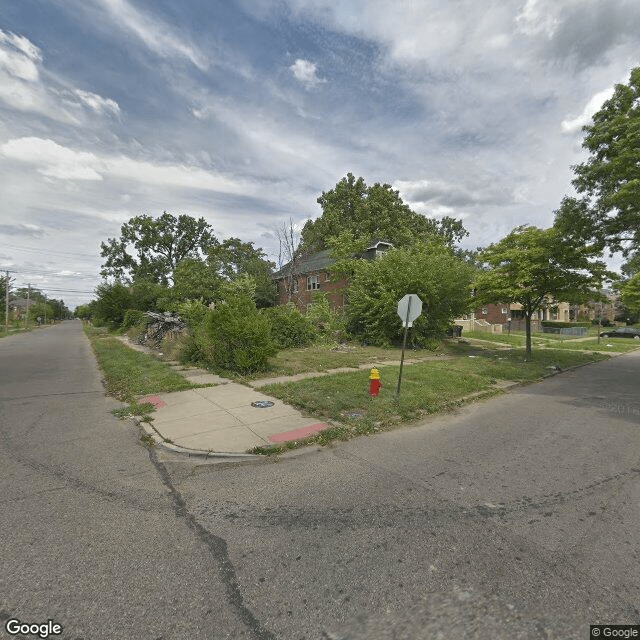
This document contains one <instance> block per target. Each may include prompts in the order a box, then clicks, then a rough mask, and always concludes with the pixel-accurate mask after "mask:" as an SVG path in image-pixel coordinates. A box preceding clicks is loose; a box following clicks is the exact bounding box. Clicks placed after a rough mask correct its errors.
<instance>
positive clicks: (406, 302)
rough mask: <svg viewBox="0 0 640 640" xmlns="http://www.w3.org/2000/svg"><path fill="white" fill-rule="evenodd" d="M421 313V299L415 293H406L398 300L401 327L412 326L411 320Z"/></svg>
mask: <svg viewBox="0 0 640 640" xmlns="http://www.w3.org/2000/svg"><path fill="white" fill-rule="evenodd" d="M421 313H422V300H420V298H419V297H418V296H417V295H416V294H415V293H407V295H406V296H405V297H404V298H402V300H400V302H398V315H399V316H400V320H402V326H403V327H412V326H413V321H414V320H415V319H416V318H419V317H420V314H421Z"/></svg>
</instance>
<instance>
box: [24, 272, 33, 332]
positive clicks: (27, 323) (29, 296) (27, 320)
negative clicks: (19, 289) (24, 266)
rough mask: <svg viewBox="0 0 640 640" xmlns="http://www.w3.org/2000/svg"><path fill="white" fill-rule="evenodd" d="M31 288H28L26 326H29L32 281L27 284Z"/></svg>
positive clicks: (26, 327)
mask: <svg viewBox="0 0 640 640" xmlns="http://www.w3.org/2000/svg"><path fill="white" fill-rule="evenodd" d="M27 286H28V287H29V288H28V289H27V313H26V316H25V321H24V328H25V329H28V328H29V299H30V298H31V283H30V282H29V283H28V285H27Z"/></svg>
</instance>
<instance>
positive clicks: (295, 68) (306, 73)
mask: <svg viewBox="0 0 640 640" xmlns="http://www.w3.org/2000/svg"><path fill="white" fill-rule="evenodd" d="M289 69H291V72H292V73H293V75H294V76H295V78H296V80H299V81H300V82H302V84H304V85H305V86H306V87H307V88H312V87H315V86H316V85H318V84H320V83H322V82H326V80H325V79H323V78H318V76H317V67H316V65H315V64H314V63H313V62H309V60H301V59H298V60H296V61H295V62H294V64H292V65H291V66H290V67H289Z"/></svg>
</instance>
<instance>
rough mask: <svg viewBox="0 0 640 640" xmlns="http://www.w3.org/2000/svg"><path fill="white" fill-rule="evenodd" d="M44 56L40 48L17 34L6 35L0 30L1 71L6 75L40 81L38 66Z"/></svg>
mask: <svg viewBox="0 0 640 640" xmlns="http://www.w3.org/2000/svg"><path fill="white" fill-rule="evenodd" d="M40 62H42V56H41V55H40V50H39V49H38V47H36V46H35V45H33V44H32V43H31V42H29V40H27V39H26V38H23V37H21V36H17V35H16V34H15V33H11V32H9V33H5V32H4V31H2V30H1V29H0V69H1V70H2V71H4V72H5V73H7V74H9V75H10V76H13V77H14V78H19V79H20V80H26V81H27V82H37V81H38V79H39V75H40V74H39V73H38V64H39V63H40Z"/></svg>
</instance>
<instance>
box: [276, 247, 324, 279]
mask: <svg viewBox="0 0 640 640" xmlns="http://www.w3.org/2000/svg"><path fill="white" fill-rule="evenodd" d="M334 263H335V260H334V259H333V258H332V257H331V249H323V250H322V251H318V252H317V253H309V254H307V255H306V256H302V257H301V258H300V259H299V260H298V264H297V265H296V274H298V275H301V274H303V273H310V272H311V271H320V270H322V269H327V268H328V267H330V266H331V265H332V264H334ZM290 265H291V262H287V264H285V265H284V266H283V267H282V268H281V269H279V270H278V271H276V272H275V273H274V274H273V277H274V278H275V279H278V278H284V277H285V276H286V275H287V273H288V271H289V267H290Z"/></svg>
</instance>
